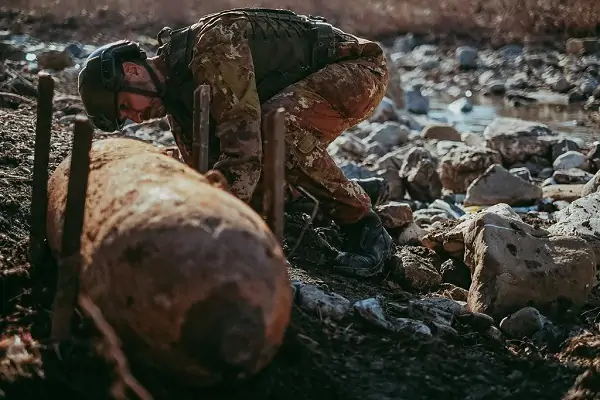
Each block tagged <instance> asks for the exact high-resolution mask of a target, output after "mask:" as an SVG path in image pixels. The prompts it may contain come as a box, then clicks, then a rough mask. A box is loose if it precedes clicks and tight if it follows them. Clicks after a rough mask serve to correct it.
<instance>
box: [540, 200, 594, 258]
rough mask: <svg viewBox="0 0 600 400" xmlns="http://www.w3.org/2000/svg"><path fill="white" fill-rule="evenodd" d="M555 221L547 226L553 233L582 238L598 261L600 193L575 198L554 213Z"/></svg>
mask: <svg viewBox="0 0 600 400" xmlns="http://www.w3.org/2000/svg"><path fill="white" fill-rule="evenodd" d="M554 217H555V218H556V221H557V222H556V223H555V224H554V225H552V226H550V227H549V228H548V231H549V232H550V233H552V234H554V235H561V236H572V237H578V238H582V239H584V240H585V241H586V242H587V243H588V244H589V245H590V246H591V247H592V249H593V250H594V252H595V253H596V261H597V262H599V263H600V193H592V194H590V195H588V196H585V197H582V198H580V199H579V200H575V201H574V202H573V203H571V204H570V205H569V206H568V207H566V208H564V209H562V210H560V211H558V212H556V213H555V215H554Z"/></svg>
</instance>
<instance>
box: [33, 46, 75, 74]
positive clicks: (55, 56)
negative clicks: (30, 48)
mask: <svg viewBox="0 0 600 400" xmlns="http://www.w3.org/2000/svg"><path fill="white" fill-rule="evenodd" d="M37 62H38V65H39V66H40V68H42V69H53V70H56V71H60V70H62V69H65V68H68V67H72V66H73V65H75V62H74V61H73V58H72V57H71V54H69V52H67V51H57V50H49V51H46V52H44V53H41V54H39V55H38V56H37Z"/></svg>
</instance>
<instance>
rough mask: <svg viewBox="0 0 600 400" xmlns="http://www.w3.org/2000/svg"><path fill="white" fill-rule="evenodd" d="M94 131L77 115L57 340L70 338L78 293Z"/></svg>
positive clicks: (56, 313) (56, 303)
mask: <svg viewBox="0 0 600 400" xmlns="http://www.w3.org/2000/svg"><path fill="white" fill-rule="evenodd" d="M93 134H94V128H93V127H92V125H91V124H90V122H89V120H88V119H87V117H85V116H77V117H76V119H75V129H74V136H73V151H72V154H71V167H70V171H69V185H68V189H67V201H66V205H65V211H64V213H65V214H64V215H65V218H64V223H63V232H62V239H61V252H60V260H59V269H58V282H57V285H56V295H55V297H54V304H53V310H52V339H54V340H56V341H59V342H60V341H63V340H65V339H68V338H70V335H71V319H72V317H73V313H74V311H75V308H76V306H77V300H78V294H79V278H80V274H81V231H82V229H83V220H84V213H85V201H86V196H87V185H88V177H89V170H90V149H91V146H92V138H93Z"/></svg>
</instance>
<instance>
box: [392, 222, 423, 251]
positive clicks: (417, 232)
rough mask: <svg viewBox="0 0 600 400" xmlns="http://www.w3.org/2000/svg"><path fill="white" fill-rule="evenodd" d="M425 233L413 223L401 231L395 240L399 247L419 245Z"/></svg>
mask: <svg viewBox="0 0 600 400" xmlns="http://www.w3.org/2000/svg"><path fill="white" fill-rule="evenodd" d="M425 233H426V232H425V230H423V229H422V228H421V227H419V226H418V225H417V224H416V223H415V222H414V221H413V222H411V223H410V224H409V225H408V226H406V227H405V228H403V229H402V232H401V233H400V234H399V235H398V236H397V237H396V238H395V240H396V243H397V244H398V245H399V246H405V245H407V246H415V245H420V244H421V241H422V240H423V236H425Z"/></svg>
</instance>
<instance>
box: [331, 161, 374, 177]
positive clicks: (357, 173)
mask: <svg viewBox="0 0 600 400" xmlns="http://www.w3.org/2000/svg"><path fill="white" fill-rule="evenodd" d="M340 169H341V170H342V172H343V173H344V175H345V176H346V178H348V179H367V178H374V177H375V176H377V174H376V173H375V172H373V171H370V170H368V169H367V168H366V167H364V166H362V165H358V164H357V163H355V162H352V161H350V162H347V163H345V164H342V165H341V166H340Z"/></svg>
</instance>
